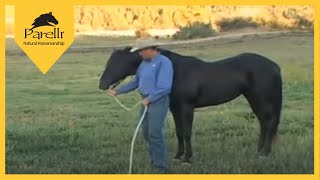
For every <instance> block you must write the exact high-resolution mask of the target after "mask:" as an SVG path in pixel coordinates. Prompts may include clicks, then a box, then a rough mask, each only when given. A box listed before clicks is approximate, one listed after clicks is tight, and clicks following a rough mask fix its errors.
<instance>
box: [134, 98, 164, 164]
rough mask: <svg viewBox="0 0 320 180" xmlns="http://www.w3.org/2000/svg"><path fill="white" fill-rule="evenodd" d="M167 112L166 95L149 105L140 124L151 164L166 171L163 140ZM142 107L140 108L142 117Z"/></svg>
mask: <svg viewBox="0 0 320 180" xmlns="http://www.w3.org/2000/svg"><path fill="white" fill-rule="evenodd" d="M168 110H169V96H168V95H166V96H164V97H162V98H161V99H159V100H157V101H156V102H154V103H151V104H149V106H148V110H147V112H146V115H145V118H144V119H143V122H142V132H143V137H144V139H145V141H146V142H147V146H148V147H147V148H148V151H149V155H150V157H151V161H152V164H153V165H154V166H155V167H156V168H159V169H167V168H168V166H167V162H166V156H167V150H166V143H165V139H164V124H165V119H166V115H167V112H168ZM143 111H144V106H143V105H142V106H141V111H140V114H141V115H142V113H143Z"/></svg>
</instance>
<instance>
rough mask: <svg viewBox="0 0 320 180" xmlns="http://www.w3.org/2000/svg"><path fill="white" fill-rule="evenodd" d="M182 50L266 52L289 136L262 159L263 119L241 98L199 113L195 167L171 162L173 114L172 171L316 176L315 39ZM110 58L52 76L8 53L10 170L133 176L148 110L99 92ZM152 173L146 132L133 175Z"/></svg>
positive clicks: (71, 63) (101, 56) (69, 65)
mask: <svg viewBox="0 0 320 180" xmlns="http://www.w3.org/2000/svg"><path fill="white" fill-rule="evenodd" d="M78 41H79V40H78ZM82 41H84V40H82ZM112 41H113V42H114V40H112ZM77 43H78V44H81V43H82V44H83V43H84V42H77ZM172 50H173V51H176V52H178V53H182V54H185V55H193V56H197V57H199V58H202V59H204V60H207V61H214V60H218V59H221V58H223V57H228V56H232V55H236V54H238V53H241V52H246V51H250V52H256V53H260V54H262V55H265V56H267V57H269V58H270V59H272V60H274V61H275V62H277V63H278V64H279V65H280V66H281V68H282V75H283V80H284V83H283V87H284V93H283V94H284V98H283V99H284V100H283V101H284V102H283V112H282V118H281V123H280V127H279V134H278V139H277V141H276V142H275V144H274V146H273V152H272V154H271V156H270V157H269V158H259V156H258V155H257V148H256V147H257V145H256V142H257V138H258V133H259V126H258V122H257V120H256V118H255V117H254V116H253V115H252V113H251V109H250V108H249V105H248V103H247V102H246V101H245V99H244V98H243V97H240V98H238V99H236V100H234V101H232V102H229V103H227V104H223V105H220V106H215V107H207V108H201V109H198V110H197V112H196V113H195V120H194V129H193V137H192V140H193V150H194V158H193V165H192V166H191V167H183V166H181V165H180V164H179V163H177V164H176V163H173V162H172V161H171V158H172V157H173V155H174V154H175V151H176V143H177V140H176V138H175V130H174V123H173V119H172V116H171V114H170V115H169V116H168V121H167V123H166V125H167V127H166V137H167V143H168V151H169V165H170V167H171V170H172V173H210V174H211V173H213V174H219V173H313V172H314V171H313V166H314V144H313V142H314V141H313V137H314V134H313V133H314V131H313V130H314V123H313V120H314V116H313V37H303V36H300V37H277V38H273V39H263V40H252V41H247V42H239V43H234V44H224V45H219V46H208V45H206V46H203V47H194V48H192V49H191V48H186V49H184V48H176V49H172ZM109 55H110V54H106V53H86V54H65V55H63V56H62V57H61V58H60V60H59V61H58V62H57V63H56V64H55V65H54V67H53V68H52V69H51V70H50V71H49V72H48V73H47V74H46V75H42V74H41V72H40V71H39V70H38V69H37V68H36V66H35V65H33V64H32V62H31V61H30V60H29V59H28V58H27V57H23V56H9V57H7V59H6V172H7V173H127V172H128V163H129V161H128V159H129V148H130V141H131V138H132V135H133V132H134V129H135V126H136V124H137V121H138V118H139V117H138V111H136V112H125V111H124V110H122V109H121V108H120V107H119V106H118V105H117V104H116V103H115V102H114V100H113V99H112V98H110V97H107V96H106V95H105V93H104V92H102V91H100V90H99V89H98V77H99V74H100V72H101V71H102V69H103V67H104V65H105V63H106V60H107V57H108V56H109ZM119 98H120V99H121V100H122V101H123V102H124V103H125V104H127V105H133V104H135V103H136V102H137V101H138V100H139V96H138V94H137V93H136V92H133V93H131V94H129V95H124V96H120V97H119ZM151 170H152V169H151V168H150V167H149V158H148V156H147V151H146V149H145V144H144V142H143V139H142V137H141V136H139V138H137V142H136V146H135V151H134V168H133V172H134V173H151V172H152V171H151Z"/></svg>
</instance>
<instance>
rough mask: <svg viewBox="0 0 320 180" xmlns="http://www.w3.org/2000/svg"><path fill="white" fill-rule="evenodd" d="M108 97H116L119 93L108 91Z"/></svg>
mask: <svg viewBox="0 0 320 180" xmlns="http://www.w3.org/2000/svg"><path fill="white" fill-rule="evenodd" d="M107 95H108V96H111V97H113V96H116V95H117V91H116V90H114V89H108V90H107Z"/></svg>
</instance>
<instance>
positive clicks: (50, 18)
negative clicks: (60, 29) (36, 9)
mask: <svg viewBox="0 0 320 180" xmlns="http://www.w3.org/2000/svg"><path fill="white" fill-rule="evenodd" d="M44 18H45V19H46V20H47V22H50V23H53V24H55V25H57V24H58V23H59V22H58V20H57V19H56V18H55V17H54V16H53V15H52V12H49V13H47V14H44Z"/></svg>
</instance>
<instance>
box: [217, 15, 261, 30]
mask: <svg viewBox="0 0 320 180" xmlns="http://www.w3.org/2000/svg"><path fill="white" fill-rule="evenodd" d="M217 25H218V26H219V27H220V28H221V30H222V31H228V30H232V29H241V28H246V27H258V24H257V23H256V22H254V21H252V19H251V18H243V17H236V18H223V19H221V20H220V21H218V22H217Z"/></svg>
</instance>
